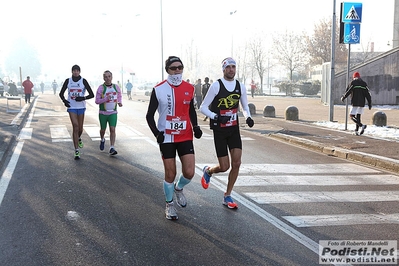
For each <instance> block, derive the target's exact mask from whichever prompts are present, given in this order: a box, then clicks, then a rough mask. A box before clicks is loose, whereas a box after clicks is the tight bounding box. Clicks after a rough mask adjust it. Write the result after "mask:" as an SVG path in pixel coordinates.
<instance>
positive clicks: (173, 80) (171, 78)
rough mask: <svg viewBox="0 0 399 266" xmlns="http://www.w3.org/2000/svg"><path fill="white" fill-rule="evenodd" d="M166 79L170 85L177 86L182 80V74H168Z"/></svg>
mask: <svg viewBox="0 0 399 266" xmlns="http://www.w3.org/2000/svg"><path fill="white" fill-rule="evenodd" d="M167 81H168V83H169V84H170V85H173V86H179V85H180V84H181V82H182V81H183V74H175V75H170V74H169V75H168V78H167Z"/></svg>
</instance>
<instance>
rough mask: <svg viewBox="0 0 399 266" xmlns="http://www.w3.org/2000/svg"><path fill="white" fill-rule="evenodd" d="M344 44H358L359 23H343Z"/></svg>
mask: <svg viewBox="0 0 399 266" xmlns="http://www.w3.org/2000/svg"><path fill="white" fill-rule="evenodd" d="M343 37H344V43H346V44H356V43H360V23H345V25H344V36H343Z"/></svg>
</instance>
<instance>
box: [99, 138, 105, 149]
mask: <svg viewBox="0 0 399 266" xmlns="http://www.w3.org/2000/svg"><path fill="white" fill-rule="evenodd" d="M104 145H105V140H104V141H102V140H101V141H100V150H101V151H103V150H104Z"/></svg>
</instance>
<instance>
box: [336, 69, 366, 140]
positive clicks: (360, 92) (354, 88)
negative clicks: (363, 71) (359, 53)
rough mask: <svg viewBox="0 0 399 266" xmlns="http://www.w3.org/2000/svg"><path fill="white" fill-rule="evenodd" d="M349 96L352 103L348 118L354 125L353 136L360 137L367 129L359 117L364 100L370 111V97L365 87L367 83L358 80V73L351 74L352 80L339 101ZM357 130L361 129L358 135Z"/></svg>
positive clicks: (362, 109)
mask: <svg viewBox="0 0 399 266" xmlns="http://www.w3.org/2000/svg"><path fill="white" fill-rule="evenodd" d="M349 95H351V103H352V109H351V112H350V117H351V119H352V121H353V122H355V123H356V130H355V134H356V135H362V134H363V133H364V130H365V129H366V128H367V125H363V124H362V122H361V115H362V114H363V111H364V106H365V104H366V99H367V103H368V106H369V110H371V95H370V90H369V88H368V87H367V83H366V82H365V81H363V80H362V79H361V78H360V74H359V72H355V73H353V80H352V82H351V83H350V84H349V86H348V88H346V92H345V94H344V95H342V97H341V101H345V99H346V98H347V97H348V96H349ZM359 128H361V130H360V133H358V130H359Z"/></svg>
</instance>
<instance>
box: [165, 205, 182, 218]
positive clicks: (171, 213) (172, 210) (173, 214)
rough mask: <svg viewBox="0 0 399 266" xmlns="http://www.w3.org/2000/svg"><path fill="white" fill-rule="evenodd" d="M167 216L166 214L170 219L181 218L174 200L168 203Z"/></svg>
mask: <svg viewBox="0 0 399 266" xmlns="http://www.w3.org/2000/svg"><path fill="white" fill-rule="evenodd" d="M165 216H166V219H168V220H177V219H179V217H177V212H176V208H175V204H174V203H173V201H172V202H169V203H168V202H167V203H166V209H165Z"/></svg>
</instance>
